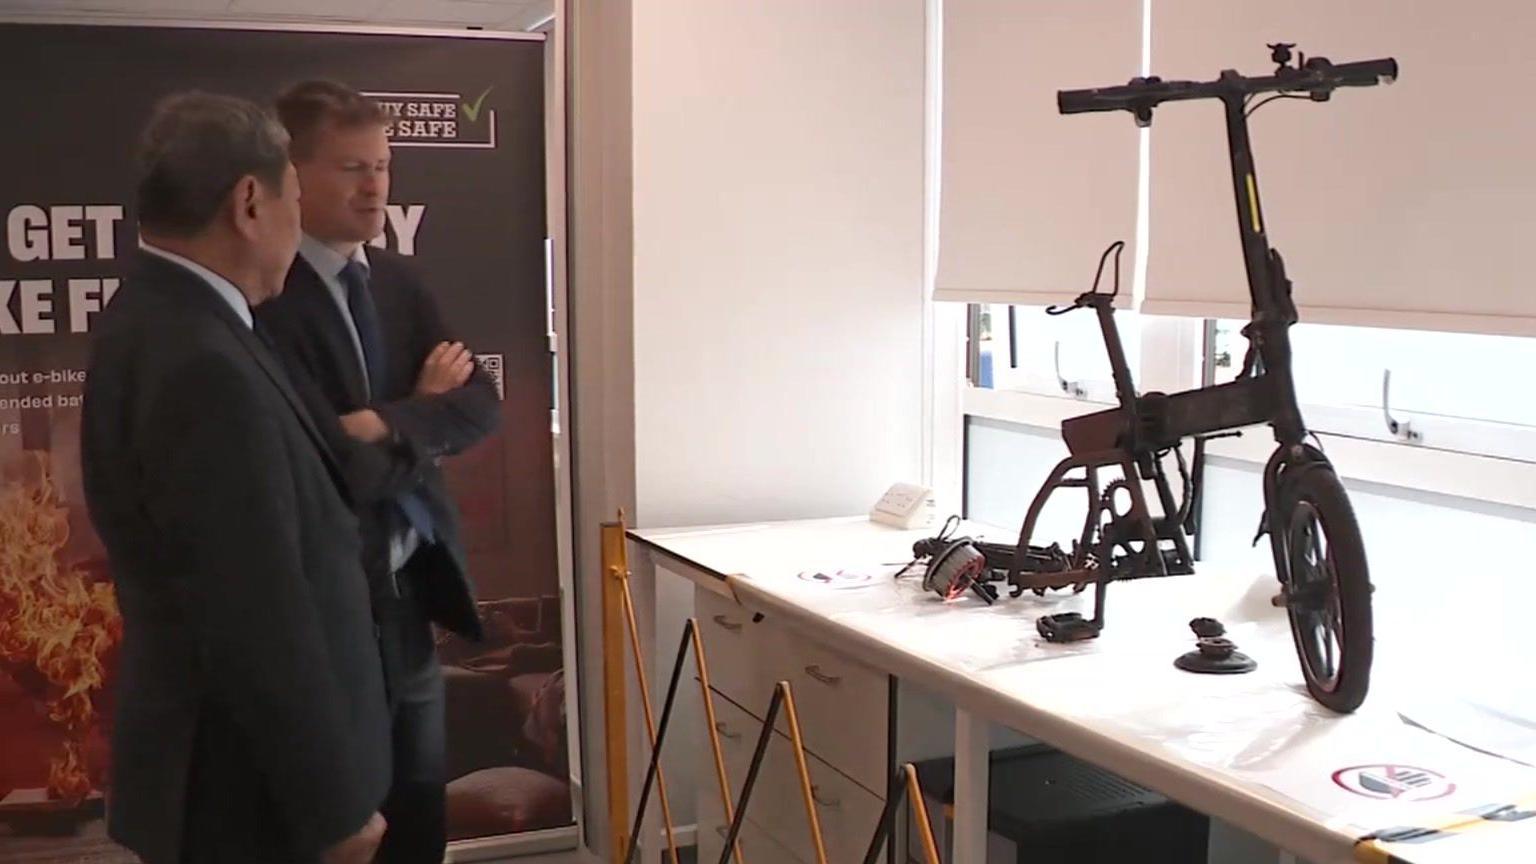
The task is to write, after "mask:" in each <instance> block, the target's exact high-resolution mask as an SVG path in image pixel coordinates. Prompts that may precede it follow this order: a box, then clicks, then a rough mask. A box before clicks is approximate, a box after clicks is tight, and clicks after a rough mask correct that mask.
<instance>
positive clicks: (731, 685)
mask: <svg viewBox="0 0 1536 864" xmlns="http://www.w3.org/2000/svg"><path fill="white" fill-rule="evenodd" d="M694 611H695V614H696V615H697V616H698V620H699V635H700V637H702V638H703V641H704V653H705V657H706V659H707V660H708V661H709V683H710V686H712V687H714V688H715V689H716V690H718V691H720V692H721V693H724V694H725V695H726V696H727V697H728V698H729V699H731V700H732V701H734V702H736V703H737V704H739V705H748V706H752V710H754V711H757V712H759V713H761V712H763V711H765V710H766V709H767V708H768V699H769V698H770V697H771V695H772V693H771V691H772V689H773V682H772V681H771V680H769V679H768V678H767V675H766V673H765V672H764V669H763V663H762V658H763V657H764V656H766V655H768V654H770V653H771V652H772V650H773V648H772V644H773V642H774V641H775V640H774V639H773V635H772V632H771V631H772V628H771V627H770V626H769V625H768V623H767V621H753V620H752V619H753V618H754V617H755V616H754V615H753V614H752V613H751V612H749V611H747V610H746V609H745V608H744V607H741V606H738V605H736V603H735V601H733V600H731V599H730V598H728V597H722V596H720V595H718V594H715V593H714V592H712V591H703V590H700V591H695V592H694Z"/></svg>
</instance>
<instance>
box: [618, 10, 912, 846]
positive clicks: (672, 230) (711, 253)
mask: <svg viewBox="0 0 1536 864" xmlns="http://www.w3.org/2000/svg"><path fill="white" fill-rule="evenodd" d="M923 6H924V4H923V0H839V2H837V3H817V2H812V0H777V2H773V3H768V2H762V0H755V2H753V0H711V2H707V3H699V2H692V0H654V2H646V3H643V4H641V3H637V4H634V6H633V7H632V8H633V15H634V20H633V28H634V30H633V34H634V35H633V43H632V50H633V64H634V65H633V75H634V81H633V111H634V113H633V135H634V292H635V294H634V322H635V333H634V338H635V467H636V512H635V517H636V521H637V523H638V524H639V525H641V526H646V527H655V526H662V525H693V524H708V523H721V522H735V521H745V520H758V519H783V518H798V517H813V516H830V515H846V514H850V513H858V512H862V511H864V510H866V509H868V507H869V505H870V504H871V503H872V502H873V501H874V500H875V498H877V497H878V496H879V494H880V492H882V491H883V490H884V489H885V487H886V486H888V485H889V484H890V483H891V482H893V481H895V480H899V479H912V480H915V479H919V477H920V472H921V470H922V460H921V453H920V448H921V442H922V440H923V436H922V425H923V422H924V421H923V417H922V398H921V396H922V382H921V376H922V374H923V290H924V289H923V217H924V214H923V140H924V135H923V130H924V126H923V122H924V115H923V110H924V89H923V88H924V60H925V47H924V39H925V36H924V10H923ZM660 582H661V586H660V591H659V597H658V602H657V626H658V631H657V632H658V637H659V638H658V645H659V646H663V650H664V651H666V652H670V651H672V650H674V648H673V646H674V644H675V643H674V641H673V635H672V634H676V633H678V632H679V631H680V630H681V627H682V622H683V620H684V619H685V618H686V617H687V616H688V615H690V614H692V611H693V602H692V600H693V598H692V594H691V590H690V589H689V587H688V585H687V584H686V583H684V582H682V581H681V580H678V579H675V578H672V577H669V576H666V575H665V574H662V575H661V578H660ZM669 665H670V658H668V657H657V658H656V663H655V666H656V668H657V675H656V679H657V680H660V681H664V680H665V677H664V670H665V669H666V667H668V666H669ZM656 698H657V699H658V700H659V699H660V695H659V694H658V695H657V697H656ZM680 706H681V708H682V709H683V710H682V713H681V714H680V715H679V717H678V720H679V724H678V728H677V729H676V730H675V731H674V734H675V735H676V736H677V737H676V738H675V739H673V740H678V741H696V740H699V736H700V735H702V729H701V722H700V719H699V717H698V714H699V709H698V699H697V694H696V693H695V692H693V691H692V690H691V689H686V690H685V691H684V692H683V693H682V694H681V702H680ZM692 763H693V757H692V756H691V755H690V754H689V753H687V752H684V751H672V752H671V753H670V754H669V758H664V759H663V767H664V769H665V770H666V771H667V772H668V781H669V786H670V788H671V789H672V790H674V792H673V796H672V797H673V799H674V801H673V811H674V815H676V816H677V817H678V821H679V822H682V823H686V822H691V821H692V812H693V808H692V797H693V796H692V790H693V789H694V786H695V783H694V772H693V767H694V766H693V764H692Z"/></svg>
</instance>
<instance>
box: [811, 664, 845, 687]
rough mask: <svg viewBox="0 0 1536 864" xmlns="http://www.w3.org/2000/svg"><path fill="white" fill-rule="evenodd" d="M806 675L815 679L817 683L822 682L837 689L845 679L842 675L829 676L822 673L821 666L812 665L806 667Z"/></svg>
mask: <svg viewBox="0 0 1536 864" xmlns="http://www.w3.org/2000/svg"><path fill="white" fill-rule="evenodd" d="M805 674H807V675H809V676H811V677H812V678H815V679H816V680H817V681H820V682H821V683H823V684H825V685H827V686H828V687H836V686H837V685H839V684H841V683H843V678H842V676H841V675H828V674H827V673H825V672H823V671H821V667H820V666H815V665H812V666H807V667H805Z"/></svg>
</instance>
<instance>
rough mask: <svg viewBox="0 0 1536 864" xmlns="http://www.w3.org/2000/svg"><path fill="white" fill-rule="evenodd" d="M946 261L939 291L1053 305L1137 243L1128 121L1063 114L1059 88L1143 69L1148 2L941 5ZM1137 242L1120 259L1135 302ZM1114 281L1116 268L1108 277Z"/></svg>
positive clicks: (990, 0) (991, 0)
mask: <svg viewBox="0 0 1536 864" xmlns="http://www.w3.org/2000/svg"><path fill="white" fill-rule="evenodd" d="M943 9H944V19H943V27H944V39H943V67H942V68H943V86H942V96H941V101H942V108H941V117H942V143H941V145H940V146H941V148H942V160H941V177H940V211H939V265H938V274H937V278H936V282H935V291H934V297H935V298H936V299H940V300H959V301H966V302H976V303H1017V304H1026V305H1043V304H1046V303H1053V302H1059V301H1061V300H1064V299H1070V298H1072V297H1074V296H1076V295H1077V294H1079V293H1081V292H1083V291H1085V290H1087V289H1088V287H1089V285H1090V284H1091V283H1092V280H1093V274H1094V268H1095V266H1096V265H1097V263H1098V258H1099V254H1100V253H1101V252H1102V251H1103V250H1104V248H1105V247H1106V246H1108V245H1109V243H1110V242H1111V241H1114V240H1125V241H1126V242H1127V244H1134V242H1135V239H1136V220H1137V187H1138V147H1139V143H1138V141H1139V135H1138V132H1137V130H1136V128H1135V126H1134V124H1133V123H1131V122H1130V120H1129V118H1128V117H1124V116H1110V115H1092V116H1081V117H1063V116H1061V115H1060V114H1058V113H1057V111H1056V91H1057V90H1058V89H1064V88H1073V87H1093V86H1102V85H1105V84H1112V83H1123V82H1126V81H1129V80H1130V79H1131V78H1133V77H1135V76H1136V75H1137V74H1138V73H1139V70H1140V67H1141V55H1142V16H1141V9H1142V4H1141V0H1071V2H1068V0H1059V2H1049V3H1047V2H1021V0H944V2H943ZM1134 261H1135V249H1134V245H1128V247H1127V249H1126V251H1125V255H1124V259H1123V263H1122V282H1121V286H1122V287H1121V291H1122V295H1123V296H1124V297H1125V299H1126V300H1127V301H1129V299H1130V296H1131V289H1132V285H1131V281H1132V280H1131V273H1132V267H1131V265H1132V263H1133V262H1134ZM1106 278H1107V276H1106Z"/></svg>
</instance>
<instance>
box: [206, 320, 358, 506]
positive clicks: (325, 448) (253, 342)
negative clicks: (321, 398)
mask: <svg viewBox="0 0 1536 864" xmlns="http://www.w3.org/2000/svg"><path fill="white" fill-rule="evenodd" d="M230 317H233V316H230ZM224 323H225V324H227V325H229V327H230V329H232V330H234V332H235V339H237V340H238V341H239V342H240V344H242V345H244V346H245V349H246V351H248V352H250V355H251V356H252V357H254V358H255V359H256V365H258V366H260V367H261V371H263V372H265V373H266V374H267V378H268V379H270V380H271V381H272V384H273V385H274V386H276V387H277V390H278V392H279V393H282V394H283V399H284V400H286V401H287V402H288V407H289V408H292V409H293V413H294V415H295V416H297V417H298V418H299V425H300V426H303V427H304V432H305V434H307V435H309V439H310V440H311V441H313V442H314V444H315V449H316V450H319V451H320V458H321V460H322V461H323V462H325V468H326V470H327V471H329V472H330V473H331V479H332V480H334V481H335V482H336V488H338V489H340V490H341V493H342V495H343V496H345V497H347V498H348V500H350V492H349V490H348V488H347V482H346V476H345V475H344V474H342V471H341V464H340V463H339V462H337V461H336V454H335V453H334V452H332V451H331V445H330V444H329V443H328V442H327V441H326V440H325V436H323V435H321V434H320V430H319V429H318V428H316V426H315V420H314V418H313V417H310V416H309V411H308V409H306V408H305V407H304V402H303V400H301V399H300V398H299V394H297V393H295V392H294V391H293V384H292V383H291V382H290V381H289V380H288V373H287V372H286V371H285V370H284V369H283V367H282V365H281V364H280V363H279V362H278V360H277V355H276V354H274V353H273V352H272V350H271V349H270V348H268V347H267V346H266V345H265V344H263V342H262V340H260V339H258V338H257V336H256V334H255V333H254V332H252V331H251V328H249V327H247V326H245V322H244V321H240V320H238V319H236V320H233V321H231V320H229V318H225V320H224Z"/></svg>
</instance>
